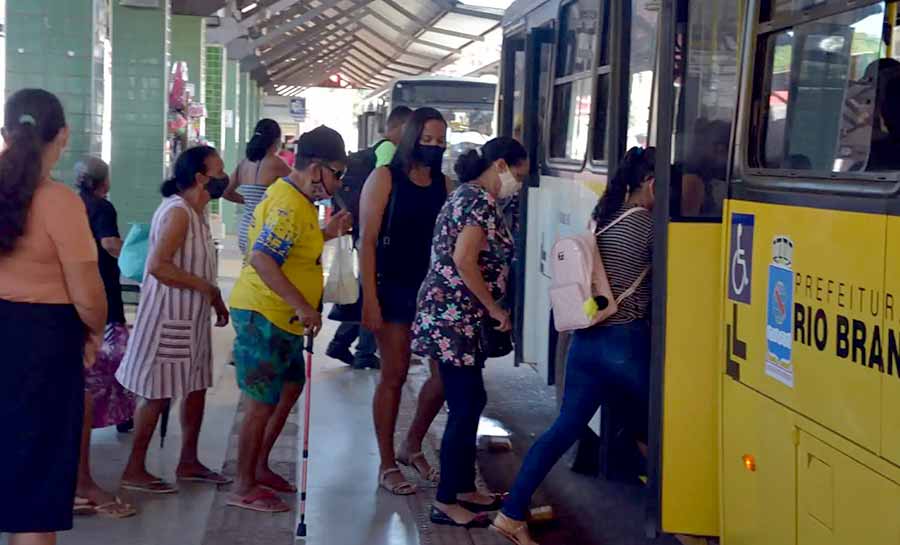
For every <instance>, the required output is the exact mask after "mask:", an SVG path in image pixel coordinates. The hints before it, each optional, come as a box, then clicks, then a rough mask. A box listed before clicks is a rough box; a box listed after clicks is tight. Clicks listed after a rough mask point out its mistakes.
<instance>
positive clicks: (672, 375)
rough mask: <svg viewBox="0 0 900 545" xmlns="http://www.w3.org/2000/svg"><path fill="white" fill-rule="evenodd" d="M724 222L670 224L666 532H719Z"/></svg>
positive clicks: (664, 477) (664, 462) (664, 484)
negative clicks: (722, 250) (720, 337)
mask: <svg viewBox="0 0 900 545" xmlns="http://www.w3.org/2000/svg"><path fill="white" fill-rule="evenodd" d="M721 240H722V226H721V224H712V223H672V224H670V225H669V260H668V261H669V262H668V278H667V282H668V302H667V305H666V309H667V310H666V312H667V318H666V345H665V355H666V356H665V372H664V377H665V382H664V386H663V387H664V393H663V433H662V441H663V443H662V452H663V455H662V529H663V531H665V532H669V533H679V534H693V535H706V536H714V535H718V534H719V471H718V465H717V464H718V447H719V434H718V427H719V376H720V372H721V371H720V370H721V368H722V357H721V354H722V352H721V350H720V344H719V343H720V339H719V336H718V335H717V333H718V331H719V330H720V325H719V324H721V312H722V288H721V283H722V281H721V278H722V272H721V271H722V267H721V263H722V261H721V259H722V253H721Z"/></svg>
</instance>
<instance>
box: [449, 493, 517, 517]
mask: <svg viewBox="0 0 900 545" xmlns="http://www.w3.org/2000/svg"><path fill="white" fill-rule="evenodd" d="M506 496H507V494H490V497H491V498H493V499H494V501H492V502H491V503H487V504H485V503H475V502H471V501H465V500H457V501H456V503H458V504H460V505H461V506H463V507H465V508H466V509H468V510H469V511H471V512H473V513H488V512H491V511H499V510H500V508H502V507H503V501H504V500H505V499H506Z"/></svg>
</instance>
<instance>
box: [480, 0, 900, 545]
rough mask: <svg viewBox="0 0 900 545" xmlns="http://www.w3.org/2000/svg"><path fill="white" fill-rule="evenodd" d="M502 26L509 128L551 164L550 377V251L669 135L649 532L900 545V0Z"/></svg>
mask: <svg viewBox="0 0 900 545" xmlns="http://www.w3.org/2000/svg"><path fill="white" fill-rule="evenodd" d="M503 27H504V50H503V59H502V62H501V73H500V83H501V90H500V93H499V96H500V101H499V106H498V112H499V124H498V127H499V130H500V133H501V134H507V135H513V136H516V137H518V138H521V139H522V141H523V143H524V144H525V145H526V147H527V148H528V149H529V151H530V153H531V154H532V156H533V157H535V158H537V160H535V161H533V164H534V166H533V172H532V174H531V176H530V177H529V180H528V183H527V187H526V189H525V190H524V191H523V194H522V196H521V199H522V202H521V218H522V220H521V221H522V225H523V227H522V229H521V231H520V236H519V250H520V252H519V255H520V256H521V258H520V260H519V264H518V267H517V270H516V280H517V282H516V286H517V290H518V291H517V303H516V338H517V354H516V357H517V362H519V363H526V364H531V365H533V366H535V367H536V368H537V369H538V370H539V371H540V372H541V373H542V375H544V376H545V377H546V378H547V381H548V383H551V384H552V383H553V382H554V381H556V380H557V379H560V378H563V377H564V369H563V366H564V363H563V362H564V355H565V342H564V340H565V339H561V338H559V337H558V336H557V335H556V334H555V332H554V328H553V324H552V315H551V312H550V304H549V299H548V295H547V288H548V286H549V281H550V279H549V277H548V274H549V268H548V266H547V259H548V257H549V256H548V252H549V250H550V247H551V246H552V244H553V243H554V242H555V240H556V239H557V238H558V237H559V236H562V235H566V234H568V233H571V232H574V231H577V230H581V229H584V228H585V226H586V222H587V218H588V217H589V213H590V210H591V208H592V207H593V206H594V203H595V202H596V199H597V195H598V194H599V192H601V191H602V188H603V186H604V184H605V182H606V179H607V176H608V175H609V173H610V172H611V171H612V170H613V169H614V168H615V166H616V161H617V159H618V158H619V157H621V156H622V155H623V153H624V152H625V150H626V149H627V148H628V147H631V146H633V145H653V146H656V147H657V150H658V153H657V157H658V158H659V159H658V160H659V163H658V165H657V169H656V180H657V181H656V194H657V199H656V201H657V204H656V207H655V209H654V217H655V234H654V266H653V288H654V302H653V310H652V322H653V334H652V335H653V339H652V343H653V363H652V373H651V375H652V379H651V402H650V404H651V407H650V415H651V417H650V418H651V422H650V430H651V437H650V443H651V444H650V459H649V463H648V467H647V470H648V475H647V476H648V483H647V486H646V490H647V500H648V501H647V506H648V508H647V515H648V517H647V526H646V529H647V531H648V533H649V534H652V533H654V532H658V531H662V532H666V533H674V534H693V535H699V536H719V537H720V538H721V540H722V542H723V543H725V544H726V545H737V544H750V545H776V544H785V545H787V544H816V545H820V544H827V543H834V544H839V543H840V544H854V545H855V544H860V545H862V544H865V545H870V544H882V543H885V544H887V543H892V544H897V543H900V517H898V516H897V514H898V510H900V418H898V417H897V415H898V414H900V197H898V193H900V176H898V173H900V120H898V113H900V112H898V110H900V62H897V61H898V60H900V28H898V3H897V1H896V0H891V1H884V0H881V1H873V0H856V1H848V0H741V1H737V0H574V1H565V0H563V1H560V0H519V1H517V2H515V3H514V4H513V5H512V6H511V7H510V8H509V10H508V12H507V15H506V18H505V20H504V23H503ZM895 294H896V296H895ZM602 413H603V411H602V410H601V414H602ZM602 416H603V418H602V419H600V420H598V421H597V422H596V423H595V426H594V427H595V431H596V432H597V433H598V434H600V435H601V436H609V434H610V432H614V431H615V415H613V414H602ZM601 423H602V425H601ZM604 441H605V442H606V447H607V448H606V450H605V452H607V453H608V452H609V451H610V449H609V442H610V439H609V437H604ZM607 458H608V459H607V460H606V461H605V463H604V465H603V468H604V471H605V472H607V474H609V475H612V474H613V473H614V471H613V469H614V467H615V465H616V460H615V457H612V458H611V459H609V458H610V457H609V456H607Z"/></svg>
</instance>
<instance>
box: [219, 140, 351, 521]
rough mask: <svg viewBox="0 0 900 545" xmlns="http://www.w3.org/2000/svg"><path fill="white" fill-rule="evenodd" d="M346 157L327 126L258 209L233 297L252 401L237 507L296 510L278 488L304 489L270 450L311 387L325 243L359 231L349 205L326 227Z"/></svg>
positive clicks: (242, 368) (239, 359)
mask: <svg viewBox="0 0 900 545" xmlns="http://www.w3.org/2000/svg"><path fill="white" fill-rule="evenodd" d="M346 159H347V155H346V151H345V150H344V140H343V139H342V138H341V136H340V135H339V134H338V133H337V132H335V131H334V130H332V129H329V128H328V127H325V126H321V127H318V128H317V129H314V130H312V131H310V132H308V133H306V134H304V135H302V136H301V137H300V140H299V143H298V145H297V163H296V164H297V167H296V169H295V170H294V171H293V172H292V173H291V175H290V176H288V177H286V178H281V179H279V180H278V181H276V182H275V183H273V184H272V185H271V186H270V187H269V189H268V190H267V191H266V196H265V197H264V198H263V200H262V201H261V202H260V203H259V205H257V207H256V210H255V211H254V215H253V221H252V222H251V224H250V227H249V234H248V241H252V246H251V247H250V248H248V254H247V259H246V262H245V264H244V268H243V270H242V271H241V276H240V278H239V279H238V281H237V284H236V285H235V287H234V291H233V292H232V295H231V310H232V319H233V323H234V328H235V331H236V332H237V337H236V338H235V341H234V364H235V370H236V372H237V381H238V385H239V386H240V388H241V390H242V391H243V393H244V395H245V396H246V397H247V401H248V407H247V410H246V413H245V416H244V422H243V424H242V426H241V434H240V446H239V452H238V475H237V486H236V487H235V491H234V495H233V496H232V497H231V498H230V499H229V501H228V504H229V505H232V506H235V507H241V508H244V509H250V510H253V511H262V512H269V513H277V512H284V511H289V510H290V507H289V506H288V505H287V504H286V503H285V502H284V501H283V500H281V499H280V498H279V497H278V496H276V495H275V494H273V493H272V492H271V490H275V491H277V492H285V493H293V492H296V488H295V487H294V486H293V485H292V484H291V483H289V482H288V481H287V480H285V479H284V478H283V477H281V476H280V475H277V474H276V473H274V472H273V471H272V470H271V469H270V468H269V464H268V461H269V454H270V452H271V450H272V447H273V446H274V445H275V440H276V439H278V436H279V434H280V433H281V430H282V428H283V427H284V424H285V422H286V421H287V417H288V415H289V414H290V412H291V409H292V408H293V406H294V403H296V402H297V399H298V398H299V397H300V392H301V391H302V389H303V382H304V378H305V367H304V362H303V337H304V335H316V334H318V332H319V330H320V329H321V328H322V316H321V314H320V312H319V308H320V305H321V300H322V290H323V288H322V286H323V274H322V261H321V257H322V248H323V246H324V244H325V241H326V240H329V239H332V238H335V237H338V236H340V235H342V234H343V233H345V232H346V231H347V230H349V228H350V224H351V222H350V214H349V213H348V212H342V213H340V214H338V215H336V216H334V218H332V220H331V222H330V223H329V224H328V226H327V227H325V229H324V230H323V229H320V228H319V216H318V209H317V208H316V204H315V203H316V202H317V201H320V200H325V199H328V198H330V197H331V195H333V194H334V193H335V191H337V190H338V188H339V187H340V184H341V178H342V177H343V175H344V169H345V164H346Z"/></svg>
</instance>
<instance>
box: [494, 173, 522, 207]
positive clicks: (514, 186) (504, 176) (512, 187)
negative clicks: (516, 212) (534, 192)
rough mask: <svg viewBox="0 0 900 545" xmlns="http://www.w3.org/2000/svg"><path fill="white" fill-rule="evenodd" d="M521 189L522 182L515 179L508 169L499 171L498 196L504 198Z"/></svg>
mask: <svg viewBox="0 0 900 545" xmlns="http://www.w3.org/2000/svg"><path fill="white" fill-rule="evenodd" d="M520 189H522V182H520V181H519V180H517V179H516V177H515V176H514V175H513V173H512V172H510V171H509V170H506V171H503V172H501V173H500V194H499V195H498V197H499V198H500V199H501V200H502V199H506V198H509V197H512V196H513V195H515V194H516V193H518V192H519V190H520Z"/></svg>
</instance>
